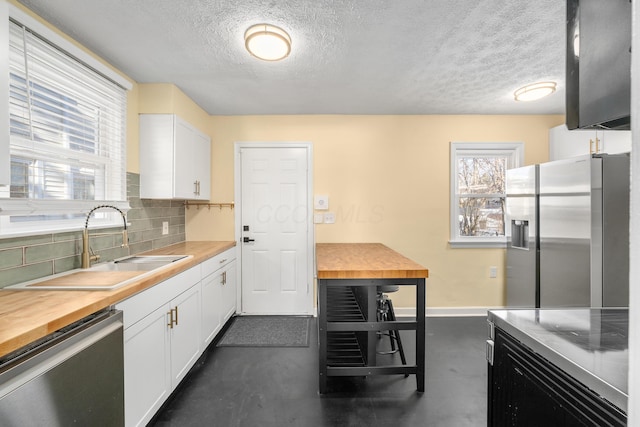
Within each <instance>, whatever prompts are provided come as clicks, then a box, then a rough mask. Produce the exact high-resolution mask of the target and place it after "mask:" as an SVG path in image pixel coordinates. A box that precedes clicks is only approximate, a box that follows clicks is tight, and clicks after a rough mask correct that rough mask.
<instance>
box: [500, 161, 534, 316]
mask: <svg viewBox="0 0 640 427" xmlns="http://www.w3.org/2000/svg"><path fill="white" fill-rule="evenodd" d="M506 191H507V201H506V222H505V235H506V237H507V271H506V275H507V306H508V307H538V306H539V283H540V270H539V269H538V263H539V260H538V257H539V251H538V249H539V247H538V165H532V166H525V167H521V168H516V169H509V170H507V182H506Z"/></svg>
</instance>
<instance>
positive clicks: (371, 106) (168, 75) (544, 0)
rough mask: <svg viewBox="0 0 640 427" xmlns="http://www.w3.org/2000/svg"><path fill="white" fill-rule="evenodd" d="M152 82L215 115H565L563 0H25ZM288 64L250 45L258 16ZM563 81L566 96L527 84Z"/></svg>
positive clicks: (111, 59) (130, 71) (126, 70)
mask: <svg viewBox="0 0 640 427" xmlns="http://www.w3.org/2000/svg"><path fill="white" fill-rule="evenodd" d="M20 2H21V3H23V4H24V5H26V6H27V7H28V8H30V9H31V10H33V11H34V12H36V13H37V14H39V15H40V16H42V17H43V18H45V19H46V20H47V21H49V22H51V23H52V24H54V25H55V26H56V27H58V28H59V29H61V30H62V31H64V32H65V33H67V34H69V35H70V36H71V37H73V38H74V39H76V40H77V41H79V42H80V43H82V44H84V45H85V46H87V47H88V48H89V49H91V50H92V51H94V52H95V53H97V54H98V55H100V56H102V57H103V58H104V59H106V60H107V61H108V62H110V63H111V64H113V65H114V66H116V67H117V68H119V69H120V70H122V71H123V72H124V73H126V74H127V75H129V76H130V77H131V78H133V79H134V80H136V81H137V82H140V83H167V82H169V83H174V84H176V85H177V86H178V87H179V88H180V89H181V90H182V91H184V92H185V93H186V94H187V95H188V96H189V97H191V98H192V99H193V100H194V101H195V102H197V103H198V104H199V105H200V106H201V107H202V108H204V109H205V110H206V111H207V112H209V113H210V114H214V115H240V114H562V113H564V57H565V55H564V46H565V36H564V32H565V15H566V12H565V1H562V0H536V1H531V0H271V1H267V0H135V1H130V0H55V1H51V0H20ZM262 22H266V23H271V24H275V25H278V26H281V27H282V28H284V29H285V30H286V31H287V32H289V34H290V35H291V38H292V40H293V43H292V53H291V55H290V56H289V57H288V58H287V59H285V60H284V61H280V62H277V63H270V62H263V61H260V60H258V59H256V58H254V57H252V56H251V55H249V54H248V53H247V52H246V51H245V49H244V40H243V34H244V31H245V30H246V29H247V28H248V27H249V26H251V25H252V24H256V23H262ZM540 80H554V81H556V82H558V86H559V87H558V91H557V92H556V93H555V94H553V95H552V96H550V97H548V98H545V99H543V100H540V101H536V102H530V103H516V102H515V101H514V100H513V91H514V90H515V89H517V88H519V87H520V86H522V85H524V84H527V83H531V82H535V81H540Z"/></svg>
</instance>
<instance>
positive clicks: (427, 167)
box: [9, 0, 564, 307]
mask: <svg viewBox="0 0 640 427" xmlns="http://www.w3.org/2000/svg"><path fill="white" fill-rule="evenodd" d="M9 1H10V2H11V3H12V4H14V5H16V6H17V7H20V8H22V9H24V7H23V6H22V5H20V4H19V3H17V2H16V1H15V0H9ZM25 10H26V9H25ZM29 13H31V12H29ZM32 15H33V14H32ZM34 16H35V15H34ZM36 18H37V19H40V18H38V17H37V16H36ZM45 24H46V23H45ZM47 25H49V24H47ZM52 28H53V27H52ZM54 29H55V28H54ZM56 31H57V30H56ZM65 37H66V36H65ZM67 38H68V37H67ZM69 40H70V41H72V42H73V43H75V44H76V45H78V46H80V47H82V46H81V45H79V44H78V43H77V42H75V41H74V40H72V39H69ZM82 48H83V47H82ZM83 49H84V48H83ZM85 50H86V49H85ZM89 53H91V52H89ZM98 59H100V58H98ZM103 62H104V61H103ZM107 65H109V64H107ZM116 71H117V70H116ZM125 77H126V76H125ZM132 83H133V89H132V90H131V91H130V92H129V94H128V115H127V121H128V129H127V171H129V172H139V153H138V114H139V113H173V114H177V115H179V116H181V117H182V118H183V119H185V120H187V121H188V122H190V123H192V124H193V125H194V126H196V127H198V128H199V129H200V130H202V131H203V132H205V133H207V134H209V135H210V136H211V137H212V183H211V188H212V201H217V202H230V201H232V200H233V198H234V188H233V180H234V174H233V162H234V158H233V144H234V142H236V141H310V142H312V143H313V149H314V193H315V194H327V195H329V197H330V199H329V200H330V207H331V211H333V212H335V213H336V224H333V225H328V224H322V225H317V226H316V240H317V241H318V242H374V241H377V242H382V243H384V244H386V245H388V246H390V247H391V248H393V249H396V250H398V251H399V252H401V253H403V254H405V255H406V256H408V257H410V258H412V259H414V260H415V261H417V262H419V263H421V264H423V265H425V266H426V267H427V268H429V271H430V278H429V280H428V286H427V288H428V291H427V304H428V305H429V306H430V307H463V306H480V307H485V306H501V305H503V303H504V250H500V249H494V250H482V249H451V248H449V245H448V238H449V143H450V142H451V141H461V142H473V141H477V142H500V141H509V142H510V141H523V142H525V162H526V163H527V164H533V163H538V162H543V161H546V160H547V159H548V130H549V128H551V127H554V126H557V125H559V124H561V123H563V122H564V119H563V117H562V116H329V115H328V116H232V117H226V116H225V117H219V116H214V117H211V116H209V115H208V114H207V113H206V112H204V110H202V108H200V107H199V106H198V105H197V104H196V103H195V102H193V101H192V100H191V99H189V98H188V97H187V96H186V95H185V94H184V93H183V92H182V91H181V90H180V89H179V88H178V87H176V86H175V85H173V84H170V83H158V84H136V83H135V82H132ZM186 220H187V225H186V232H187V239H189V240H220V239H223V240H229V239H233V238H234V211H232V210H230V209H228V208H223V209H222V210H218V209H216V208H213V209H211V210H209V209H202V208H201V209H195V208H190V209H189V210H188V211H187V215H186ZM489 266H498V267H499V270H498V271H499V274H498V278H497V279H489V278H488V269H489ZM401 292H402V291H401ZM394 301H395V302H396V305H397V306H399V307H402V306H410V305H412V298H409V296H408V295H398V296H394Z"/></svg>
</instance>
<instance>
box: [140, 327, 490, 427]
mask: <svg viewBox="0 0 640 427" xmlns="http://www.w3.org/2000/svg"><path fill="white" fill-rule="evenodd" d="M411 334H412V333H411V332H410V331H403V332H402V339H403V344H404V347H405V352H406V353H407V359H408V362H409V363H413V361H414V360H415V353H414V352H415V337H412V336H411ZM485 340H486V318H485V317H429V318H427V337H426V345H427V349H426V387H425V392H424V393H418V392H417V391H416V381H415V377H413V376H409V377H408V378H405V377H404V376H402V375H394V376H375V377H367V378H361V377H358V378H336V377H333V378H329V379H328V381H329V382H328V386H329V388H330V390H331V391H330V392H329V393H326V394H324V395H320V394H318V374H317V372H318V346H317V331H316V319H312V322H311V337H310V345H309V347H306V348H283V347H280V348H267V347H253V348H248V347H215V346H211V347H210V348H209V350H208V351H207V352H205V354H204V355H203V357H202V358H201V359H200V361H199V362H198V363H197V364H196V366H194V368H193V369H192V371H191V373H190V374H189V376H188V377H187V378H186V379H185V381H184V382H183V383H182V384H181V385H180V387H179V388H178V389H177V390H176V392H175V393H174V395H173V396H172V398H171V399H170V400H169V401H168V402H167V404H165V406H164V407H163V408H162V409H161V410H160V412H159V413H158V414H157V416H156V417H155V419H154V420H153V421H152V422H151V423H150V425H155V426H224V427H232V426H233V427H236V426H238V427H239V426H242V427H255V426H261V427H262V426H265V427H271V426H274V427H275V426H278V427H281V426H300V427H307V426H310V427H311V426H313V427H315V426H340V427H342V426H376V427H378V426H393V427H403V426H443V427H449V426H451V427H464V426H485V425H486V412H487V402H486V399H487V393H486V389H487V365H486V360H485ZM388 344H389V342H388V339H381V340H380V346H381V347H384V346H387V347H388ZM412 356H413V357H412ZM379 358H396V359H398V360H399V356H398V355H397V354H396V355H393V356H379ZM379 360H380V359H379ZM385 363H388V362H385Z"/></svg>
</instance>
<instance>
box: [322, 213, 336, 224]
mask: <svg viewBox="0 0 640 427" xmlns="http://www.w3.org/2000/svg"><path fill="white" fill-rule="evenodd" d="M335 222H336V214H335V213H333V212H326V213H325V214H324V223H325V224H335Z"/></svg>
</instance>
